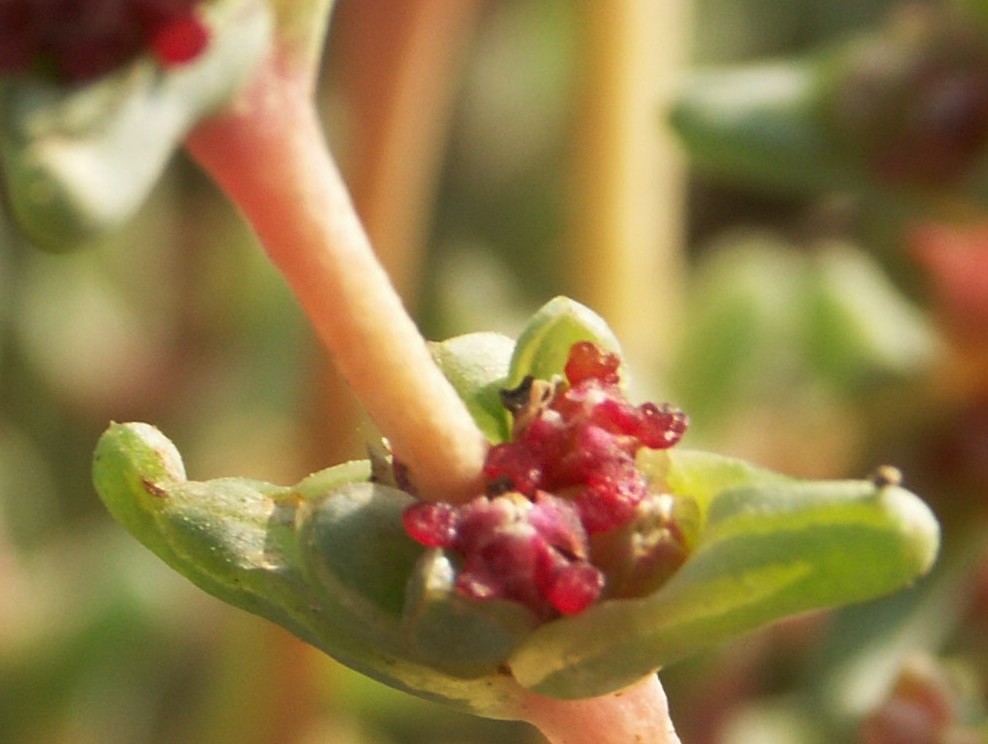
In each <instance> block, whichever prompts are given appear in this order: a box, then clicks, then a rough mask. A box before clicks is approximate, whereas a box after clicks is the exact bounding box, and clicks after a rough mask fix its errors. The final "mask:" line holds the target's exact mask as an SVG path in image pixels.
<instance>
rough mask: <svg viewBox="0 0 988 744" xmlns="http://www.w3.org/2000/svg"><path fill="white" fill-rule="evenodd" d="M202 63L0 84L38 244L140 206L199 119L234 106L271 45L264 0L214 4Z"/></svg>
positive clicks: (10, 172)
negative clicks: (91, 78) (78, 80)
mask: <svg viewBox="0 0 988 744" xmlns="http://www.w3.org/2000/svg"><path fill="white" fill-rule="evenodd" d="M206 5H207V7H206V8H205V14H206V18H207V21H208V23H209V26H210V28H211V29H212V30H213V38H212V40H211V43H210V45H209V48H208V49H207V51H206V53H205V54H204V55H203V56H202V57H201V58H200V59H198V60H196V61H195V62H193V63H190V64H188V65H185V66H181V67H178V68H176V69H174V70H168V71H164V70H162V69H161V68H160V67H159V66H158V65H157V64H155V63H154V62H153V61H152V60H150V59H145V58H142V59H139V60H138V61H136V62H134V63H133V64H131V65H128V66H127V67H125V68H123V69H121V70H119V71H117V72H115V73H113V74H111V75H108V76H106V77H104V78H101V79H100V80H98V81H96V82H95V83H93V84H90V85H83V86H78V87H67V86H63V85H58V84H56V83H53V82H48V81H45V80H43V79H41V78H36V77H33V76H20V77H9V78H4V79H3V80H2V81H0V158H2V161H3V177H4V179H5V182H6V187H7V191H8V193H9V196H10V201H11V205H12V207H13V210H14V213H15V215H16V217H17V220H18V221H19V223H20V225H21V228H22V229H23V230H24V231H25V233H26V234H27V235H28V236H29V237H30V238H31V239H32V240H33V241H34V242H36V243H37V244H38V245H39V246H42V247H45V248H48V249H51V250H65V249H68V248H72V247H75V246H77V245H79V244H82V243H85V242H86V241H89V240H91V239H93V238H95V237H97V236H99V235H100V234H101V233H104V232H106V231H109V230H113V229H115V228H116V227H118V226H119V225H121V224H122V223H123V222H124V221H126V220H127V219H128V218H130V216H131V215H132V214H133V213H134V212H135V211H136V210H137V209H138V207H139V206H140V205H141V204H142V203H143V201H144V199H145V197H146V196H147V194H148V193H149V192H150V190H151V189H152V188H153V186H154V184H155V182H156V181H157V179H158V177H159V176H160V174H161V172H162V170H163V169H164V167H165V165H166V164H167V162H168V159H169V157H170V156H171V154H172V153H173V152H174V151H175V149H176V148H177V147H178V146H179V145H180V144H181V141H182V139H183V138H184V136H185V134H186V133H187V132H188V130H189V129H190V128H191V127H192V126H193V125H194V124H195V122H196V121H197V120H198V119H199V118H201V117H203V116H204V115H206V114H208V113H209V112H211V111H213V110H214V109H216V108H218V107H219V106H220V105H221V104H222V103H223V102H224V101H226V100H228V99H229V98H230V97H231V95H232V94H233V93H234V92H235V91H236V89H237V88H238V87H239V86H240V85H241V84H242V83H243V82H244V80H245V79H246V76H247V75H248V74H249V72H250V71H251V69H252V66H253V63H254V62H256V61H257V60H258V59H259V57H260V56H261V55H262V54H264V53H265V52H266V50H267V48H268V41H269V35H270V18H269V12H268V8H267V4H266V3H265V2H263V0H213V2H210V3H207V4H206Z"/></svg>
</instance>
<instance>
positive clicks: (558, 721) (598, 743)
mask: <svg viewBox="0 0 988 744" xmlns="http://www.w3.org/2000/svg"><path fill="white" fill-rule="evenodd" d="M519 717H520V718H521V719H522V720H525V721H528V722H529V723H531V724H532V725H533V726H535V727H536V728H538V729H539V731H541V732H542V734H543V735H544V736H545V737H546V738H547V739H548V740H549V742H551V744H680V742H679V737H678V736H676V732H675V730H674V729H673V726H672V721H671V720H670V719H669V704H668V702H667V701H666V696H665V691H664V690H663V689H662V684H661V683H660V682H659V678H658V676H657V675H654V674H652V675H650V676H648V677H646V678H645V679H643V680H641V681H639V682H636V683H635V684H633V685H631V686H630V687H627V688H625V689H623V690H618V691H617V692H612V693H611V694H609V695H602V696H601V697H596V698H589V699H586V700H556V699H554V698H547V697H542V696H540V695H535V694H530V695H528V697H527V698H526V702H525V709H524V710H523V711H521V714H520V716H519Z"/></svg>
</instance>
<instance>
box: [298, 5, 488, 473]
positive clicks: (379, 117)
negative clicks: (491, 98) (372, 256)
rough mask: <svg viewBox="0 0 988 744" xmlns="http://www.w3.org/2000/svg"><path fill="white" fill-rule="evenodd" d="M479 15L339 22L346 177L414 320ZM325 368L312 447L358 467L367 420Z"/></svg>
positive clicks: (468, 9) (345, 12)
mask: <svg viewBox="0 0 988 744" xmlns="http://www.w3.org/2000/svg"><path fill="white" fill-rule="evenodd" d="M480 6H481V2H480V0H361V2H359V3H345V4H343V5H342V6H341V7H340V8H339V10H338V11H337V12H336V16H335V18H334V19H333V29H334V35H333V40H332V42H331V44H330V48H329V54H330V63H331V65H332V66H333V68H334V74H335V75H338V76H339V80H340V84H341V90H342V95H343V98H344V100H345V102H346V104H345V105H346V111H347V117H346V121H347V125H346V127H345V129H346V154H345V155H341V160H342V162H341V166H342V170H343V174H344V177H345V179H346V182H347V185H348V187H349V190H350V195H351V196H352V198H353V203H354V206H355V207H356V209H357V214H358V215H359V216H360V218H361V221H362V222H363V224H364V227H365V229H366V230H367V233H368V235H369V236H370V239H371V243H372V244H373V246H374V250H375V252H376V253H377V257H378V260H380V262H381V264H382V265H383V266H384V268H385V270H386V271H387V272H388V276H390V277H391V282H392V283H393V284H394V286H395V289H396V290H397V291H398V294H399V296H400V297H401V298H402V299H403V300H404V302H405V304H406V306H408V307H410V308H411V309H412V312H413V314H414V309H415V306H416V303H417V300H418V298H419V295H420V284H421V278H422V267H423V260H422V259H423V248H424V245H425V241H426V234H427V231H428V222H429V216H430V215H431V214H432V207H433V206H434V201H435V198H434V197H435V190H436V181H437V176H438V171H439V164H440V163H441V161H442V153H443V145H444V143H445V140H446V136H445V135H446V131H447V121H448V118H449V110H450V103H451V102H452V99H453V92H454V90H455V87H456V80H457V78H458V74H457V72H458V70H459V69H460V65H459V64H458V63H457V62H458V57H459V55H460V53H461V52H462V50H463V47H464V46H465V42H466V41H467V39H468V38H469V36H470V31H471V29H472V26H473V22H474V20H475V18H476V16H477V15H478V11H479V9H480ZM323 366H324V369H322V370H320V372H319V375H318V383H317V385H318V389H317V395H318V400H317V403H316V406H315V410H314V411H313V421H312V427H311V430H312V433H313V435H314V436H313V442H312V444H313V446H314V447H318V450H317V451H316V455H317V456H318V457H319V458H321V459H320V462H324V461H325V458H326V456H327V454H328V455H329V456H330V460H331V461H337V460H343V459H352V458H353V457H355V456H360V455H362V453H363V451H364V448H365V446H366V434H365V427H363V423H364V417H363V415H362V414H361V411H360V407H359V404H358V403H357V402H356V401H355V399H354V396H353V395H352V394H351V393H350V391H349V390H348V389H347V386H346V385H342V384H340V383H341V381H340V379H339V374H338V373H337V372H336V371H335V369H334V368H331V367H330V365H328V364H327V365H323ZM327 411H328V412H330V413H331V414H332V415H331V416H329V417H328V416H327V415H326V412H327Z"/></svg>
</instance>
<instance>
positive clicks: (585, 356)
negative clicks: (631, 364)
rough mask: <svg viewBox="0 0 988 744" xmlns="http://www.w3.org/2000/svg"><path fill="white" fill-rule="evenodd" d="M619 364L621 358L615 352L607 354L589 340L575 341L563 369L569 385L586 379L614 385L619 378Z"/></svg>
mask: <svg viewBox="0 0 988 744" xmlns="http://www.w3.org/2000/svg"><path fill="white" fill-rule="evenodd" d="M620 366H621V360H620V359H619V358H618V356H617V354H609V353H607V352H605V351H603V350H602V349H601V348H600V347H599V346H597V345H596V344H594V343H591V342H590V341H577V342H576V343H575V344H573V346H572V347H571V348H570V350H569V358H568V359H567V360H566V367H565V369H564V370H563V371H564V372H565V374H566V379H567V380H568V381H569V384H570V385H577V384H578V383H580V382H583V381H584V380H587V379H596V380H600V381H601V382H604V383H607V384H609V385H616V384H617V383H618V381H619V380H620V379H621V378H620V376H619V375H618V367H620Z"/></svg>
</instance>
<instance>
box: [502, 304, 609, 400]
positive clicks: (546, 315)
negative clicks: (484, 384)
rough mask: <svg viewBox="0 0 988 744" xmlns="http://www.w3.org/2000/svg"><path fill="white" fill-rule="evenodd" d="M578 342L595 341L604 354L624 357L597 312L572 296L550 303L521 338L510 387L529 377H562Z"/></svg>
mask: <svg viewBox="0 0 988 744" xmlns="http://www.w3.org/2000/svg"><path fill="white" fill-rule="evenodd" d="M577 341H592V342H594V343H595V344H597V346H599V347H600V348H601V349H603V350H604V351H609V352H613V353H615V354H618V355H619V356H620V354H621V344H620V343H619V342H618V340H617V338H616V337H615V335H614V333H613V331H611V329H610V328H609V327H608V325H607V323H606V322H605V321H604V319H603V318H601V317H600V316H599V315H597V314H596V313H595V312H593V310H590V309H589V308H587V307H585V306H583V305H581V304H580V303H578V302H576V301H574V300H571V299H569V298H568V297H556V298H554V299H552V300H550V301H549V302H547V303H546V304H545V305H543V306H542V308H540V309H539V310H538V312H536V313H535V315H533V316H532V317H531V319H530V320H529V321H528V324H527V325H526V326H525V328H524V330H522V332H521V334H520V335H519V337H518V343H517V345H516V346H515V351H514V354H513V355H512V357H511V368H510V372H509V374H508V386H509V387H514V386H516V385H518V384H519V383H520V382H521V381H522V380H523V379H524V378H525V377H526V376H527V375H531V376H532V377H534V378H535V379H537V380H551V379H552V378H553V377H554V376H556V375H561V374H562V373H563V368H564V367H565V366H566V359H567V358H568V357H569V350H570V347H571V346H572V345H573V344H575V343H576V342H577ZM626 373H627V371H626V370H624V369H622V370H621V380H622V383H623V384H627V381H626V379H625V378H626Z"/></svg>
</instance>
